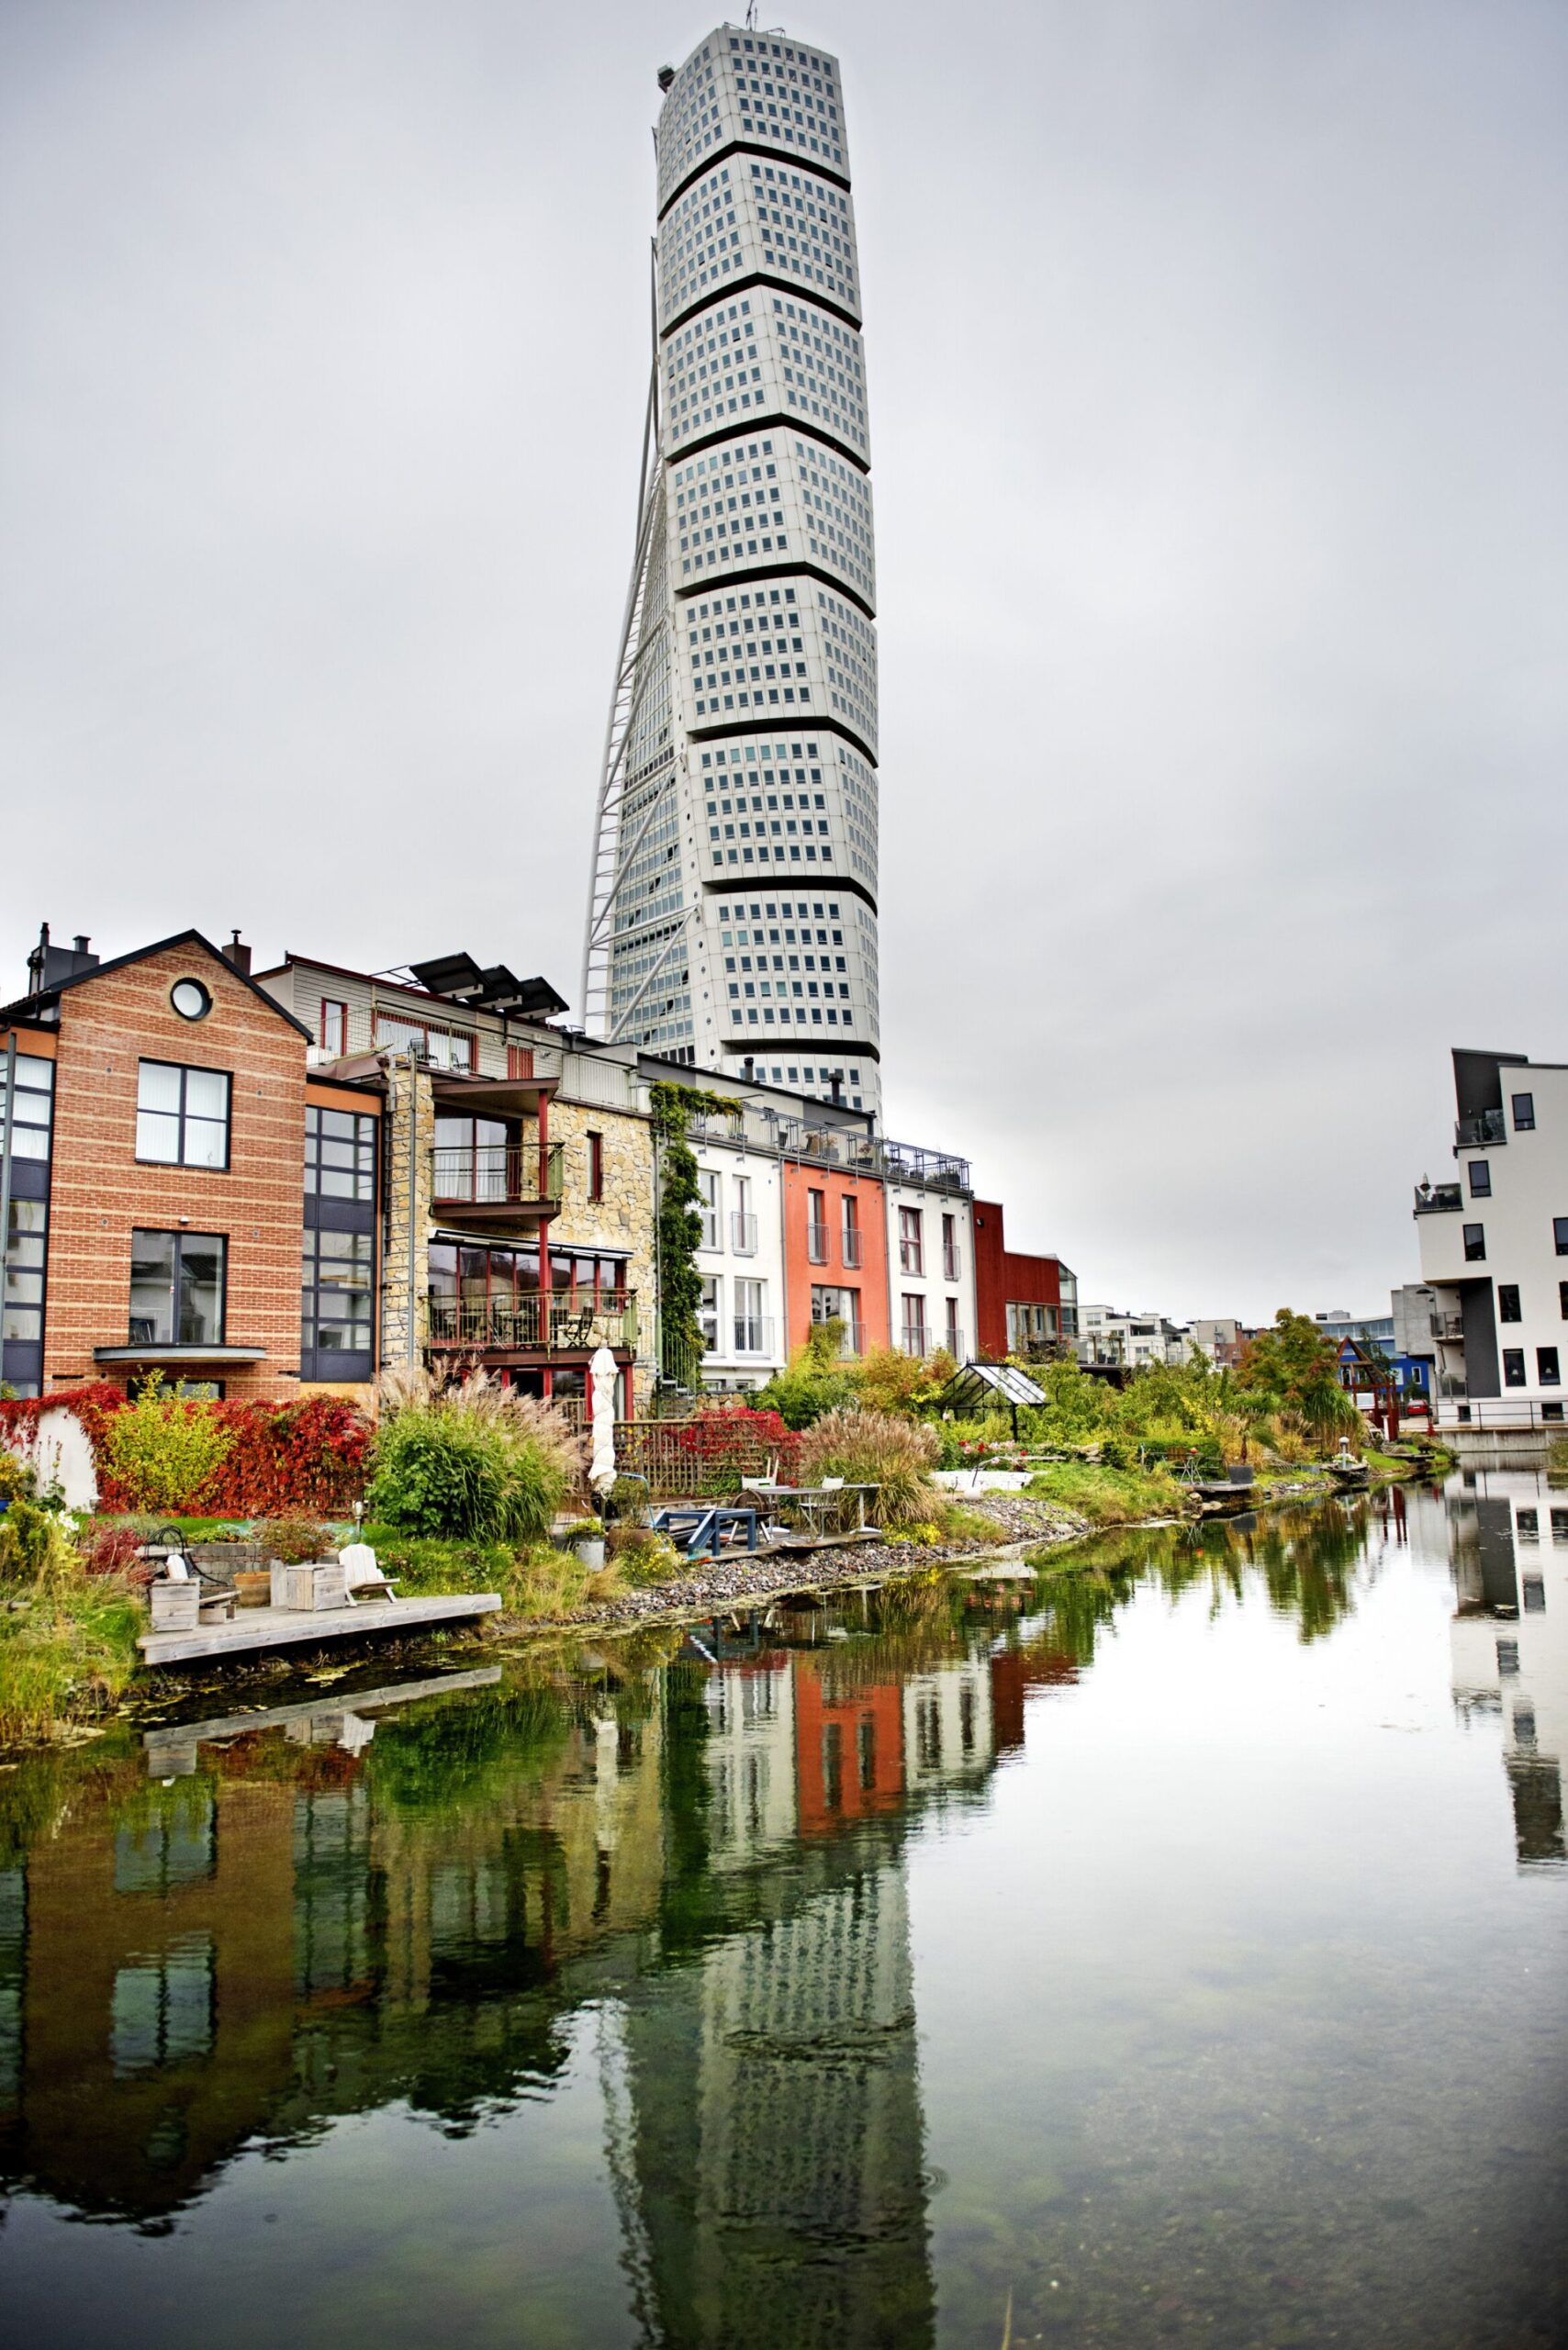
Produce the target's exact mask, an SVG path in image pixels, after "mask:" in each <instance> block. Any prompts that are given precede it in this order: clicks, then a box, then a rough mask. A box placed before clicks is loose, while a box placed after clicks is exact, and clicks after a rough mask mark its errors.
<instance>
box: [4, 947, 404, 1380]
mask: <svg viewBox="0 0 1568 2350" xmlns="http://www.w3.org/2000/svg"><path fill="white" fill-rule="evenodd" d="M248 960H249V957H248V954H247V951H246V949H245V948H243V947H242V946H239V945H238V943H236V945H235V946H232V947H231V948H230V950H229V951H228V952H227V953H223V952H220V951H219V950H218V948H217V947H216V946H212V945H211V944H210V943H209V942H208V941H207V939H205V938H204V937H202V936H201V934H200V933H199V932H196V931H194V930H192V931H185V932H184V933H182V934H180V935H179V936H178V937H175V938H169V939H164V940H162V941H160V942H159V943H158V944H157V945H156V946H147V947H142V948H140V949H139V950H138V951H137V952H136V953H134V954H130V955H125V956H121V957H118V958H116V959H115V960H113V961H110V962H101V961H99V959H98V958H97V957H95V956H94V955H92V954H91V953H90V952H89V951H88V947H87V942H86V941H85V940H84V939H82V940H78V941H77V943H76V946H74V947H73V948H71V949H61V948H58V947H51V946H50V945H49V943H48V938H47V934H45V937H44V938H43V940H41V941H40V944H39V950H38V952H37V954H36V955H35V957H34V958H33V964H32V977H33V979H34V988H33V991H32V992H31V994H29V995H28V996H27V997H25V998H24V999H23V1000H22V1001H21V1002H19V1003H16V1004H13V1005H11V1006H9V1007H8V1008H7V1009H6V1010H5V1011H4V1012H0V1083H3V1082H4V1077H5V1071H6V1067H7V1066H8V1065H9V1063H10V1060H11V1050H12V1046H14V1051H15V1069H16V1083H15V1086H14V1088H12V1089H11V1090H12V1093H13V1096H14V1099H13V1106H12V1116H11V1149H10V1152H9V1154H8V1158H7V1164H6V1169H5V1173H6V1185H5V1188H6V1190H7V1191H8V1192H9V1194H10V1197H9V1199H8V1201H7V1202H6V1256H5V1270H6V1318H5V1325H4V1340H5V1348H4V1359H3V1364H0V1369H3V1373H4V1376H5V1378H6V1381H7V1382H9V1384H10V1385H11V1386H12V1387H13V1388H14V1389H15V1390H16V1391H17V1393H23V1394H28V1393H33V1394H38V1393H46V1394H47V1393H50V1392H51V1391H58V1390H60V1389H62V1388H68V1387H75V1386H78V1385H80V1384H82V1383H83V1382H85V1381H88V1380H95V1379H111V1380H114V1381H117V1382H125V1383H127V1384H134V1383H135V1382H137V1381H138V1380H139V1379H142V1378H145V1377H146V1376H147V1375H148V1374H149V1373H151V1372H152V1371H159V1372H161V1373H162V1375H163V1376H164V1377H166V1378H167V1379H169V1380H170V1381H172V1382H174V1381H182V1382H188V1384H189V1385H190V1386H191V1387H192V1388H193V1389H195V1390H196V1391H197V1392H205V1393H224V1394H228V1395H232V1396H237V1397H245V1396H264V1397H268V1398H271V1399H274V1400H279V1401H282V1400H286V1399H288V1398H290V1397H295V1396H297V1395H298V1394H299V1393H300V1392H301V1378H300V1374H301V1329H302V1320H301V1293H302V1272H301V1249H302V1243H304V1245H305V1249H306V1257H307V1259H309V1257H310V1254H311V1250H310V1247H309V1234H308V1225H309V1224H310V1223H312V1222H313V1221H314V1219H311V1218H309V1217H308V1211H307V1193H308V1188H309V1183H308V1169H307V1156H308V1143H307V1136H308V1127H309V1129H310V1132H311V1134H312V1136H315V1135H316V1134H317V1133H318V1131H319V1127H320V1125H321V1121H322V1117H323V1115H324V1114H327V1115H332V1114H338V1115H341V1114H342V1112H341V1104H340V1096H341V1097H342V1101H343V1102H347V1101H349V1100H350V1099H351V1093H350V1092H349V1091H346V1090H345V1089H343V1088H342V1087H326V1088H323V1087H322V1085H321V1084H320V1083H319V1080H313V1079H310V1078H308V1076H307V1072H306V1047H307V1045H308V1042H309V1038H308V1032H307V1031H306V1030H305V1028H304V1027H303V1026H302V1025H301V1024H300V1023H299V1022H298V1021H297V1020H296V1019H295V1018H294V1017H293V1016H292V1015H291V1014H290V1013H288V1012H286V1010H284V1008H283V1007H282V1006H281V1005H279V1004H277V1003H276V1002H274V1001H273V999H272V998H271V997H270V996H268V995H266V994H265V993H264V992H263V990H261V989H260V988H259V987H257V986H256V985H255V984H254V982H253V981H252V979H251V978H250V976H249V971H248V969H247V968H245V967H246V965H247V964H248ZM352 1100H353V1113H354V1114H353V1118H351V1120H350V1121H349V1123H350V1125H353V1126H355V1127H356V1130H357V1124H359V1123H363V1125H364V1127H365V1129H366V1136H367V1139H368V1141H369V1144H370V1148H369V1150H368V1152H367V1153H366V1154H365V1155H366V1158H367V1168H366V1181H367V1184H368V1191H369V1203H367V1204H366V1205H365V1207H364V1210H363V1212H362V1213H361V1214H359V1216H358V1218H357V1220H359V1221H363V1222H364V1225H365V1237H364V1247H363V1248H361V1249H360V1250H359V1253H360V1254H361V1255H362V1256H364V1259H365V1265H364V1283H363V1285H364V1295H365V1297H366V1299H367V1300H369V1301H370V1303H371V1305H372V1308H373V1304H374V1267H373V1264H372V1262H371V1259H372V1256H373V1253H374V1246H375V1235H374V1230H373V1228H372V1219H373V1217H374V1213H375V1209H374V1192H375V1149H374V1136H375V1112H376V1110H377V1108H378V1106H379V1105H378V1103H377V1102H375V1100H374V1099H370V1100H364V1099H362V1098H361V1097H360V1096H359V1094H358V1093H357V1091H356V1092H353V1094H352ZM321 1148H322V1146H320V1145H319V1143H318V1142H315V1141H313V1142H312V1144H311V1149H312V1151H313V1153H314V1155H315V1156H316V1157H317V1158H319V1157H320V1155H321ZM349 1220H350V1221H351V1223H352V1222H353V1221H355V1220H356V1218H355V1217H353V1216H351V1217H350V1219H349ZM329 1221H330V1218H329ZM339 1246H340V1244H338V1243H337V1242H336V1241H335V1240H333V1241H330V1242H329V1248H328V1257H329V1263H328V1270H329V1274H330V1276H332V1277H333V1278H332V1279H331V1281H330V1287H332V1288H333V1289H334V1290H335V1289H336V1288H337V1287H338V1286H339V1284H338V1282H337V1281H336V1279H335V1276H336V1275H337V1273H338V1272H339V1271H341V1270H342V1267H340V1266H339V1265H338V1263H337V1262H336V1260H335V1259H332V1257H331V1249H332V1248H334V1247H339ZM343 1252H346V1254H345V1262H346V1261H347V1257H349V1256H352V1255H353V1246H352V1245H351V1244H349V1243H347V1242H344V1243H342V1244H341V1249H340V1253H343ZM314 1278H316V1276H315V1274H313V1272H312V1270H311V1267H310V1265H309V1263H307V1266H306V1271H305V1275H304V1280H305V1284H306V1286H307V1288H308V1287H309V1285H310V1282H311V1281H312V1280H313V1279H314ZM354 1279H355V1276H354V1273H353V1270H351V1272H350V1279H349V1281H348V1283H347V1284H346V1286H348V1287H349V1288H351V1289H352V1288H353V1285H354ZM309 1309H310V1301H309V1300H308V1299H307V1313H306V1324H307V1326H309V1323H310V1318H311V1317H310V1310H309ZM351 1319H352V1316H351ZM364 1340H365V1344H364V1349H363V1350H362V1351H363V1362H362V1361H361V1360H360V1356H359V1354H353V1355H350V1356H348V1357H347V1358H346V1359H345V1360H346V1364H347V1366H348V1367H349V1370H350V1377H351V1380H352V1379H353V1377H354V1375H355V1374H357V1376H358V1377H361V1378H364V1379H368V1378H369V1377H370V1375H371V1372H372V1370H373V1358H372V1354H371V1351H370V1348H371V1347H372V1345H373V1337H372V1334H371V1332H370V1331H369V1329H368V1328H367V1329H365V1331H364ZM332 1383H333V1384H339V1383H342V1382H332Z"/></svg>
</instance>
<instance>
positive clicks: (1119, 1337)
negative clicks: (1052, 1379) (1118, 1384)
mask: <svg viewBox="0 0 1568 2350" xmlns="http://www.w3.org/2000/svg"><path fill="white" fill-rule="evenodd" d="M1074 1346H1075V1350H1076V1352H1077V1355H1078V1359H1079V1360H1080V1361H1081V1362H1086V1363H1099V1364H1103V1365H1120V1366H1121V1367H1122V1368H1123V1369H1124V1370H1126V1371H1141V1370H1143V1369H1145V1368H1146V1367H1147V1365H1148V1364H1149V1363H1151V1362H1160V1363H1183V1362H1185V1361H1186V1360H1187V1358H1188V1356H1189V1355H1190V1354H1191V1352H1192V1351H1193V1340H1192V1339H1191V1338H1190V1337H1189V1336H1188V1334H1187V1332H1186V1331H1185V1330H1182V1329H1178V1328H1177V1326H1176V1325H1175V1324H1174V1323H1173V1322H1168V1321H1167V1320H1166V1319H1165V1316H1164V1315H1162V1314H1123V1313H1121V1312H1119V1311H1118V1310H1117V1308H1116V1307H1115V1306H1114V1305H1085V1306H1083V1307H1082V1308H1081V1311H1080V1314H1079V1335H1078V1337H1077V1339H1076V1340H1075V1341H1074Z"/></svg>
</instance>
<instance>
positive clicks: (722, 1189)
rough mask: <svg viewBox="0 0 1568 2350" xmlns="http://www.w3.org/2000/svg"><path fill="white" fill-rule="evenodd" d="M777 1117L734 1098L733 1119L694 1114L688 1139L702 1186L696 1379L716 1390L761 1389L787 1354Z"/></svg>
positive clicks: (722, 1391) (782, 1205)
mask: <svg viewBox="0 0 1568 2350" xmlns="http://www.w3.org/2000/svg"><path fill="white" fill-rule="evenodd" d="M777 1124H778V1122H777V1120H771V1121H770V1120H769V1119H768V1118H767V1116H766V1113H764V1112H763V1111H762V1110H761V1109H759V1108H758V1107H757V1106H756V1103H755V1102H742V1101H737V1103H736V1113H735V1115H734V1116H733V1117H711V1118H704V1119H697V1120H694V1121H693V1122H692V1125H691V1128H690V1130H689V1136H688V1139H689V1142H690V1144H691V1147H692V1149H693V1151H694V1152H695V1153H696V1157H697V1168H698V1181H699V1182H700V1185H701V1190H702V1196H701V1200H700V1203H699V1204H700V1212H701V1216H702V1241H701V1246H700V1249H699V1251H698V1259H697V1261H698V1266H699V1269H700V1272H701V1275H702V1305H701V1321H702V1334H703V1337H704V1338H705V1340H706V1341H707V1350H706V1353H705V1355H704V1358H703V1364H702V1379H703V1384H704V1385H705V1386H706V1387H709V1388H711V1389H712V1390H714V1391H715V1392H716V1393H721V1394H722V1393H725V1392H726V1391H728V1392H729V1393H746V1392H747V1391H749V1390H750V1389H752V1388H754V1387H762V1386H766V1384H767V1381H768V1380H769V1379H770V1378H771V1377H772V1375H773V1373H774V1371H779V1370H781V1369H782V1368H783V1366H784V1363H785V1362H786V1360H788V1354H787V1345H786V1339H787V1332H786V1328H785V1311H784V1175H783V1167H782V1164H781V1161H780V1158H779V1155H778V1139H777Z"/></svg>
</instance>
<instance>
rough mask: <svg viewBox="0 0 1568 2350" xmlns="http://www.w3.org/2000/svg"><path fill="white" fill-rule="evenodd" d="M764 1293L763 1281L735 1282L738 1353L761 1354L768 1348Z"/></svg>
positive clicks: (736, 1343)
mask: <svg viewBox="0 0 1568 2350" xmlns="http://www.w3.org/2000/svg"><path fill="white" fill-rule="evenodd" d="M763 1295H764V1287H763V1283H762V1282H761V1281H736V1283H735V1352H736V1354H738V1355H760V1354H765V1353H766V1352H767V1318H766V1316H765V1315H764V1313H763V1310H762V1308H763Z"/></svg>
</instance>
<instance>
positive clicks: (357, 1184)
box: [305, 1105, 375, 1200]
mask: <svg viewBox="0 0 1568 2350" xmlns="http://www.w3.org/2000/svg"><path fill="white" fill-rule="evenodd" d="M305 1189H306V1191H307V1192H319V1194H320V1196H321V1197H322V1198H323V1199H328V1200H373V1199H374V1198H375V1119H374V1118H367V1117H364V1116H363V1115H362V1114H361V1113H360V1112H359V1111H357V1110H321V1109H318V1108H316V1107H315V1106H314V1105H312V1106H311V1107H310V1108H309V1109H308V1110H307V1111H306V1113H305Z"/></svg>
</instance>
